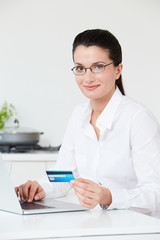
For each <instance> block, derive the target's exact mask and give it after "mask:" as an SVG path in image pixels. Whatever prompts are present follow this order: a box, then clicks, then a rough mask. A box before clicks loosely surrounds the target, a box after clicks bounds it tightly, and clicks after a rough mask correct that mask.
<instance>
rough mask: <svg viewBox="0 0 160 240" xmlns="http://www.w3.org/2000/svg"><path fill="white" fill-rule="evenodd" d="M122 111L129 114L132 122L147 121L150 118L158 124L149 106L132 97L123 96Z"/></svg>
mask: <svg viewBox="0 0 160 240" xmlns="http://www.w3.org/2000/svg"><path fill="white" fill-rule="evenodd" d="M121 109H122V112H123V111H124V113H125V114H127V116H128V118H129V117H130V118H132V120H133V119H142V120H145V119H148V118H149V119H152V120H154V121H155V122H157V119H156V118H155V116H154V114H153V113H152V112H151V110H150V109H149V108H148V107H147V106H145V105H144V104H142V103H140V102H138V101H136V100H134V99H132V98H130V97H127V96H123V99H122V102H121Z"/></svg>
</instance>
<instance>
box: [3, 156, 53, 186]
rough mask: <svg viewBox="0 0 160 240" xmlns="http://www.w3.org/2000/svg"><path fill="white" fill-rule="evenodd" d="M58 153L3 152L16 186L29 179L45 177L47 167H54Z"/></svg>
mask: <svg viewBox="0 0 160 240" xmlns="http://www.w3.org/2000/svg"><path fill="white" fill-rule="evenodd" d="M57 155H58V153H48V154H37V153H34V154H28V153H23V154H22V153H17V154H2V157H3V159H4V160H5V163H6V166H7V168H8V171H9V173H10V176H11V179H12V183H13V185H14V186H18V185H20V184H23V183H25V182H26V181H27V180H37V179H39V178H41V177H43V176H44V175H45V174H46V173H45V172H46V170H47V169H50V168H51V167H52V166H53V167H54V165H55V162H56V160H57Z"/></svg>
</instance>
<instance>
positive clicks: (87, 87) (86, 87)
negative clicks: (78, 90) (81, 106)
mask: <svg viewBox="0 0 160 240" xmlns="http://www.w3.org/2000/svg"><path fill="white" fill-rule="evenodd" d="M99 86H100V85H93V86H87V85H85V86H84V88H85V89H86V90H88V91H92V90H95V89H96V88H98V87H99Z"/></svg>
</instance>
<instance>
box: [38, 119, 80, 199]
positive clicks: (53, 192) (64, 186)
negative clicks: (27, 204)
mask: <svg viewBox="0 0 160 240" xmlns="http://www.w3.org/2000/svg"><path fill="white" fill-rule="evenodd" d="M72 132H73V130H72V117H71V119H70V121H69V123H68V126H67V130H66V133H65V135H64V139H63V143H62V146H61V148H60V151H59V154H58V159H57V162H56V165H55V166H54V168H52V169H54V170H69V171H73V174H74V176H75V177H76V176H77V171H76V165H75V161H74V146H73V145H74V144H73V140H72ZM38 182H39V183H40V185H41V186H42V187H43V189H44V190H45V192H46V196H47V197H54V198H57V197H61V196H64V195H66V194H67V193H68V191H69V190H70V189H71V186H70V183H51V182H49V180H48V177H47V176H45V177H44V178H41V179H39V180H38Z"/></svg>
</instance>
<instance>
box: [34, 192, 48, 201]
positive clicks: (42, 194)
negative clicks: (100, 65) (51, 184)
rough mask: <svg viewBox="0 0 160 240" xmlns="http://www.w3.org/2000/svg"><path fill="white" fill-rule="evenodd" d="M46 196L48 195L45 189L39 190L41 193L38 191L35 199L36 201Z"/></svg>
mask: <svg viewBox="0 0 160 240" xmlns="http://www.w3.org/2000/svg"><path fill="white" fill-rule="evenodd" d="M45 196H46V194H45V192H44V191H42V192H39V193H37V194H36V195H35V196H34V200H35V201H37V200H41V199H43V198H45Z"/></svg>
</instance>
